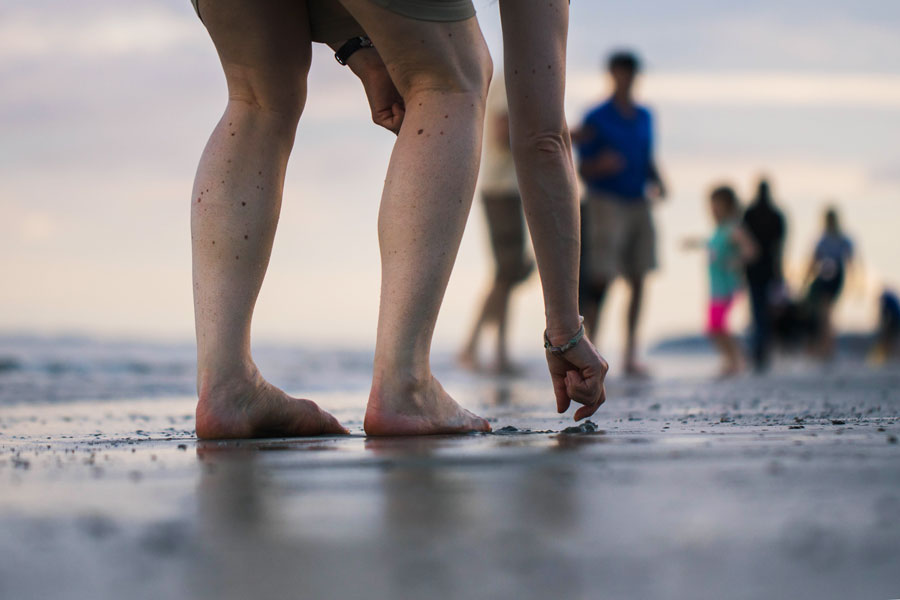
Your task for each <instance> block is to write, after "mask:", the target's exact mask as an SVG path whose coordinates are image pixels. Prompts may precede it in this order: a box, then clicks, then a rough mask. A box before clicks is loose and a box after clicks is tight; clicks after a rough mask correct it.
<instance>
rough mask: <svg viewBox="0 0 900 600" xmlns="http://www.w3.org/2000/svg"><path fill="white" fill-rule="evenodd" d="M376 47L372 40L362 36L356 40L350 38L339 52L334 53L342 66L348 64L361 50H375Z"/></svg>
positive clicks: (335, 58)
mask: <svg viewBox="0 0 900 600" xmlns="http://www.w3.org/2000/svg"><path fill="white" fill-rule="evenodd" d="M374 47H375V45H374V44H372V40H370V39H369V36H366V35H362V36H359V37H355V38H350V39H349V40H347V41H346V42H344V45H343V46H341V47H340V48H338V51H337V52H335V53H334V60H336V61H338V62H339V63H341V64H342V65H346V64H347V60H348V59H349V58H350V57H351V56H352V55H353V53H354V52H356V51H357V50H360V49H361V48H374Z"/></svg>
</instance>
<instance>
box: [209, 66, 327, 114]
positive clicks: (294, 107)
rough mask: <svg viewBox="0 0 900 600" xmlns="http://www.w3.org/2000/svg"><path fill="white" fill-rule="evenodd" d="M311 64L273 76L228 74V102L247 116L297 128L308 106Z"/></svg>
mask: <svg viewBox="0 0 900 600" xmlns="http://www.w3.org/2000/svg"><path fill="white" fill-rule="evenodd" d="M308 72H309V61H308V60H301V62H299V63H298V64H294V65H288V66H285V67H284V68H282V69H278V70H275V71H273V72H266V73H259V72H256V71H255V70H253V71H251V70H243V71H242V70H232V71H231V72H230V73H229V72H226V75H227V81H228V99H229V102H230V103H232V104H234V105H236V106H238V107H240V108H241V109H243V110H246V111H248V112H251V113H254V114H257V115H261V116H265V117H267V118H270V119H275V120H278V121H282V122H284V123H286V124H288V125H292V126H293V127H296V125H297V122H298V121H299V120H300V115H301V114H302V113H303V108H304V106H305V105H306V90H307V87H306V76H307V73H308Z"/></svg>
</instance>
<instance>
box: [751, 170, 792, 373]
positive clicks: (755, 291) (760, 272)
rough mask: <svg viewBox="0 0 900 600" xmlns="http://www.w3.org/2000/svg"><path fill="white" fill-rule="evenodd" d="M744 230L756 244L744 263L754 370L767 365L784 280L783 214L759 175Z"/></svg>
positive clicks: (767, 185)
mask: <svg viewBox="0 0 900 600" xmlns="http://www.w3.org/2000/svg"><path fill="white" fill-rule="evenodd" d="M743 227H744V230H745V231H746V232H747V233H748V234H749V235H750V237H751V238H752V239H753V241H754V242H755V244H756V249H757V253H756V256H755V258H754V259H753V260H751V261H749V262H748V263H747V265H746V277H747V287H748V289H749V292H750V309H751V313H752V316H753V336H752V352H751V356H752V358H753V366H754V368H755V369H756V371H757V372H762V371H765V370H766V369H767V368H768V366H769V354H770V349H771V345H772V340H771V338H772V318H773V315H772V311H773V303H774V302H776V300H777V299H776V295H777V293H778V289H777V286H780V285H782V284H783V281H784V275H783V271H782V256H783V251H784V240H785V237H786V233H787V230H786V227H785V220H784V215H782V213H781V211H780V210H779V209H778V207H777V206H776V205H775V202H774V201H773V199H772V192H771V188H770V186H769V182H768V181H767V180H766V179H762V180H760V182H759V185H758V187H757V190H756V196H755V197H754V199H753V201H752V202H751V203H750V206H749V207H747V210H746V211H745V212H744V219H743Z"/></svg>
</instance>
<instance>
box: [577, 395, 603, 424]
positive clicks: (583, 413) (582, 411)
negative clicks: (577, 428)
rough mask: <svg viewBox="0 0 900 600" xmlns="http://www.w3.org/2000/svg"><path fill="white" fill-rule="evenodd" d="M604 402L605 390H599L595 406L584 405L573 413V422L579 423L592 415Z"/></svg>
mask: <svg viewBox="0 0 900 600" xmlns="http://www.w3.org/2000/svg"><path fill="white" fill-rule="evenodd" d="M604 402H606V389H605V388H603V389H601V390H600V397H599V398H598V399H597V402H596V403H595V404H590V405H585V406H582V407H581V408H579V409H578V410H577V411H575V420H576V421H580V420H581V419H585V418H587V417H590V416H591V415H593V414H594V413H595V412H597V410H598V409H599V408H600V407H601V406H602V405H603V403H604Z"/></svg>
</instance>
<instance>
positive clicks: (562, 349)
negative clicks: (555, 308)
mask: <svg viewBox="0 0 900 600" xmlns="http://www.w3.org/2000/svg"><path fill="white" fill-rule="evenodd" d="M578 319H579V321H580V323H579V327H578V332H577V333H576V334H575V335H574V336H572V339H570V340H569V341H568V342H566V343H565V344H563V345H562V346H554V345H553V344H551V343H550V338H549V337H547V330H546V329H545V330H544V350H546V351H547V352H549V353H550V354H553V355H556V356H562V355H563V354H565V353H566V352H568V351H569V350H571V349H572V348H574V347H575V346H577V345H578V342H580V341H581V338H583V337H584V317H581V316H579V317H578Z"/></svg>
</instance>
